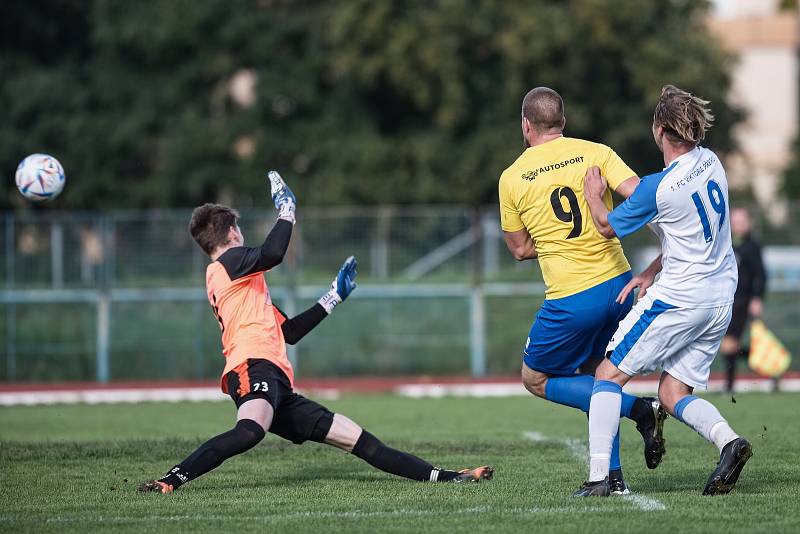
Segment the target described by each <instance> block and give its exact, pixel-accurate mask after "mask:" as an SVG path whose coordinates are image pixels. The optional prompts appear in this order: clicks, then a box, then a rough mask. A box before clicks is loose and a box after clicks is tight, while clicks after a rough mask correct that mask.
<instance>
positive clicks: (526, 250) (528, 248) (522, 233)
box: [503, 228, 538, 261]
mask: <svg viewBox="0 0 800 534" xmlns="http://www.w3.org/2000/svg"><path fill="white" fill-rule="evenodd" d="M503 237H504V238H505V241H506V246H507V247H508V250H509V251H511V254H512V255H513V256H514V259H516V260H517V261H524V260H532V259H534V258H536V257H537V256H538V253H537V252H536V242H535V241H534V240H533V238H532V237H531V234H529V233H528V230H527V229H525V228H523V229H522V230H517V231H516V232H505V231H504V232H503Z"/></svg>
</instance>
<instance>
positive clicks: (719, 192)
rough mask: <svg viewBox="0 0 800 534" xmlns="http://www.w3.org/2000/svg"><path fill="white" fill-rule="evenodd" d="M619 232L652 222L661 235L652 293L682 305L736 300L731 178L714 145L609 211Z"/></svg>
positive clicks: (680, 159) (687, 157)
mask: <svg viewBox="0 0 800 534" xmlns="http://www.w3.org/2000/svg"><path fill="white" fill-rule="evenodd" d="M608 222H609V224H610V225H611V227H612V228H613V229H614V231H615V232H616V234H617V236H619V237H620V238H622V237H624V236H626V235H629V234H632V233H633V232H635V231H637V230H639V229H640V228H642V227H643V226H644V225H645V224H648V223H649V226H650V228H651V229H652V230H653V231H654V232H655V233H656V235H658V238H659V239H660V240H661V253H662V259H661V264H662V270H661V277H660V278H659V279H658V280H657V281H656V282H655V283H654V284H653V286H652V287H651V288H650V289H649V290H648V292H647V295H648V296H650V295H652V297H653V299H657V300H660V301H662V302H664V303H666V304H669V305H672V306H678V307H682V308H713V307H718V306H723V305H725V304H730V303H732V302H733V294H734V293H735V292H736V284H737V282H738V277H739V275H738V270H737V267H736V258H735V257H734V254H733V246H732V242H731V227H730V217H729V210H728V180H727V178H726V176H725V169H723V168H722V164H721V163H720V161H719V158H717V156H716V154H714V153H713V152H712V151H710V150H708V149H706V148H702V147H696V148H695V149H694V150H692V151H690V152H687V153H686V154H683V155H682V156H680V157H678V158H677V159H675V160H674V161H672V162H671V163H670V164H669V166H668V167H667V168H665V169H664V170H663V171H662V172H660V173H657V174H651V175H649V176H645V177H644V178H642V181H641V183H640V184H639V187H637V188H636V191H634V193H633V194H632V195H631V196H630V198H628V199H627V200H626V201H625V202H623V203H622V204H621V205H619V206H618V207H617V208H616V209H614V211H612V212H611V213H610V214H609V216H608Z"/></svg>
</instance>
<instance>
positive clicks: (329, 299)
mask: <svg viewBox="0 0 800 534" xmlns="http://www.w3.org/2000/svg"><path fill="white" fill-rule="evenodd" d="M357 265H358V262H357V261H356V259H355V258H354V257H353V256H350V257H349V258H347V260H345V262H344V263H343V264H342V267H341V269H339V272H338V273H337V274H336V278H334V279H333V282H332V283H331V289H330V291H328V292H327V293H325V294H324V295H322V297H320V299H319V300H318V301H317V302H319V303H320V304H321V305H322V307H323V308H325V311H326V312H328V314H330V313H331V312H332V311H333V309H334V308H335V307H336V305H337V304H339V303H340V302H342V301H344V300H345V299H346V298H347V297H348V296H350V293H352V292H353V290H354V289H355V288H356V275H357V274H358V271H356V267H357Z"/></svg>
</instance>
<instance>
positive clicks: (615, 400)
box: [589, 380, 622, 482]
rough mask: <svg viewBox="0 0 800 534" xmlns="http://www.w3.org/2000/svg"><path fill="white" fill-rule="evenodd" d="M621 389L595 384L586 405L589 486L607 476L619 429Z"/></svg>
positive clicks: (599, 381)
mask: <svg viewBox="0 0 800 534" xmlns="http://www.w3.org/2000/svg"><path fill="white" fill-rule="evenodd" d="M621 405H622V388H621V387H619V386H618V385H617V384H614V383H613V382H607V381H605V380H598V381H596V382H595V385H594V389H593V390H592V400H591V402H590V403H589V482H597V481H598V480H603V479H604V478H606V477H607V476H608V468H609V464H610V463H611V446H612V444H613V442H614V438H615V437H616V435H617V430H618V429H619V410H620V406H621Z"/></svg>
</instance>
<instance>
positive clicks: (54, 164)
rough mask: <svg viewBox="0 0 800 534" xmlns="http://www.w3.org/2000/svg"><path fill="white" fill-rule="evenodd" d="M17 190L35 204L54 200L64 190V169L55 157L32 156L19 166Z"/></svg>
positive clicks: (44, 155) (45, 155)
mask: <svg viewBox="0 0 800 534" xmlns="http://www.w3.org/2000/svg"><path fill="white" fill-rule="evenodd" d="M16 181H17V189H19V192H20V193H22V196H24V197H25V198H27V199H28V200H33V201H34V202H41V201H43V200H53V199H54V198H56V197H57V196H58V195H59V193H61V190H62V189H64V183H65V182H66V176H65V175H64V168H63V167H62V166H61V164H60V163H59V162H58V160H57V159H56V158H54V157H53V156H48V155H47V154H31V155H30V156H28V157H27V158H25V159H23V160H22V161H21V162H20V164H19V165H17V174H16Z"/></svg>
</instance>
